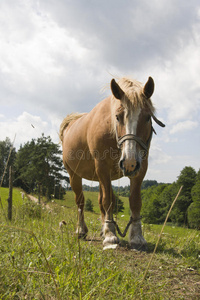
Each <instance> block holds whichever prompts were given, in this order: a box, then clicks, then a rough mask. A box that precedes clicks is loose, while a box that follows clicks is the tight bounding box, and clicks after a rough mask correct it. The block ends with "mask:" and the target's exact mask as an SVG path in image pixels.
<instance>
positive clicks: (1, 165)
mask: <svg viewBox="0 0 200 300" xmlns="http://www.w3.org/2000/svg"><path fill="white" fill-rule="evenodd" d="M11 147H12V143H11V141H10V139H9V138H6V139H5V141H0V182H1V181H2V177H3V173H4V170H5V167H6V163H7V160H8V157H9V153H10V149H11ZM15 156H16V150H15V148H13V149H12V152H11V155H10V158H9V161H8V165H7V169H6V173H5V176H4V179H3V182H2V186H4V187H8V185H9V167H10V166H12V167H13V164H14V160H15Z"/></svg>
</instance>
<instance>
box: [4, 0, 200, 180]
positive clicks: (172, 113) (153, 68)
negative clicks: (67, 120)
mask: <svg viewBox="0 0 200 300" xmlns="http://www.w3.org/2000/svg"><path fill="white" fill-rule="evenodd" d="M199 32H200V4H199V1H198V0H191V1H186V0H177V1H173V0H165V1H158V0H152V1H147V0H144V1H137V0H133V1H126V3H125V2H123V1H119V0H116V1H105V0H102V1H101V3H100V4H99V2H98V1H90V2H88V1H84V0H83V1H66V0H59V1H34V0H29V1H26V0H20V1H15V0H7V1H1V2H0V43H1V47H0V58H1V59H0V102H1V112H0V113H1V115H0V139H4V137H6V136H7V135H8V136H9V137H10V138H11V140H12V139H13V137H14V134H15V132H17V139H16V143H18V144H19V143H23V142H26V141H27V140H30V139H31V138H35V137H37V136H38V135H40V134H41V133H42V132H44V133H45V135H48V134H50V135H51V137H52V138H53V140H55V141H57V140H58V136H57V135H58V130H59V124H60V122H61V121H62V118H64V117H65V115H66V114H68V113H70V112H73V111H80V112H83V111H89V110H91V109H92V108H93V107H94V106H95V105H96V104H97V103H98V102H99V101H100V100H101V99H103V96H102V95H100V93H99V91H100V89H101V88H102V86H104V85H105V84H107V83H109V82H110V80H111V78H112V76H111V75H110V74H109V72H110V73H111V74H114V75H117V76H121V75H123V76H124V75H130V76H132V77H135V78H136V79H138V80H139V81H141V82H146V80H147V78H148V76H152V77H153V78H154V80H155V85H156V89H155V93H154V96H153V97H152V100H153V102H154V103H155V106H156V108H157V116H158V118H160V119H162V120H163V122H164V123H166V128H165V129H163V130H160V129H157V125H155V127H156V131H158V138H157V139H155V144H154V142H153V143H152V148H151V155H150V168H151V170H153V166H154V163H155V166H156V167H158V166H162V164H164V165H165V166H166V168H169V166H168V165H169V164H168V162H169V163H170V164H173V162H174V155H175V154H176V151H177V150H176V149H177V148H178V146H177V145H178V142H180V138H179V134H180V133H181V138H182V141H183V142H184V141H185V140H186V138H185V134H186V132H188V131H189V130H190V131H189V132H190V134H191V135H192V136H193V135H194V136H195V138H194V139H193V140H194V141H196V146H195V145H194V147H196V149H197V148H198V144H197V141H198V136H199V135H198V132H199V125H198V124H199V120H200V118H199V113H200V85H199V82H200V73H199V69H200V57H199V49H200V34H199ZM44 120H45V121H44ZM194 120H195V121H194ZM31 124H33V125H34V127H35V128H33V127H32V126H31ZM37 131H38V132H37ZM175 133H176V135H175ZM171 134H174V135H173V139H172V136H171ZM157 143H158V144H157ZM171 144H173V151H174V155H173V154H172V151H171V150H170V145H171ZM154 145H155V146H154ZM166 146H168V148H167V150H165V152H164V151H163V149H166V148H165V147H166ZM171 148H172V146H171ZM186 150H187V144H186V146H185V147H182V151H183V152H184V151H186ZM169 153H170V154H169ZM176 168H178V165H177V166H176ZM173 172H174V171H173ZM177 173H178V172H177ZM160 174H161V175H162V172H161V173H160Z"/></svg>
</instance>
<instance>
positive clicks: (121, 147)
mask: <svg viewBox="0 0 200 300" xmlns="http://www.w3.org/2000/svg"><path fill="white" fill-rule="evenodd" d="M110 89H111V92H112V93H111V95H110V96H109V97H107V98H106V99H104V100H102V101H101V102H99V103H98V104H97V105H96V106H95V107H94V108H93V109H92V110H91V111H90V112H89V113H72V114H70V115H68V116H67V117H66V118H65V119H64V120H63V122H62V123H61V125H60V134H59V135H60V140H61V143H62V150H63V163H64V166H65V168H66V170H67V172H68V174H69V176H70V185H71V188H72V190H73V191H74V193H75V200H76V204H77V207H78V224H77V230H76V233H77V234H78V236H79V238H81V237H86V235H87V233H88V228H87V225H86V223H85V220H84V195H83V190H82V178H85V179H87V180H92V181H98V182H99V196H98V201H99V207H100V211H101V222H102V237H103V247H104V249H106V248H114V247H116V246H117V245H118V244H119V238H118V236H117V234H116V223H115V221H114V219H113V208H114V206H115V196H114V193H113V190H112V185H111V181H112V180H116V179H119V178H121V177H122V176H127V177H128V178H129V179H130V197H129V206H130V212H131V217H130V221H129V225H130V229H129V243H130V247H131V248H133V249H137V250H146V249H147V242H146V240H145V239H144V237H143V235H142V226H141V216H140V211H141V207H142V200H141V184H142V181H143V179H144V176H145V174H146V171H147V168H148V156H149V148H150V143H151V139H152V135H153V133H154V132H155V130H154V128H153V126H152V119H153V120H154V121H155V122H156V123H157V124H158V125H160V126H162V127H164V126H165V125H164V124H163V123H162V122H161V121H159V120H158V119H157V118H156V116H155V108H154V106H153V103H152V101H151V96H152V95H153V92H154V80H153V79H152V77H149V78H148V80H147V82H146V84H145V85H142V83H140V82H139V81H136V80H133V79H130V78H127V77H123V78H120V79H119V80H118V81H116V80H115V79H112V80H111V83H110Z"/></svg>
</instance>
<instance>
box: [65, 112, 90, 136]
mask: <svg viewBox="0 0 200 300" xmlns="http://www.w3.org/2000/svg"><path fill="white" fill-rule="evenodd" d="M83 115H85V113H71V114H69V115H67V116H66V118H65V119H64V120H63V121H62V123H61V125H60V132H59V138H60V141H61V142H62V141H63V132H64V130H65V129H66V128H67V126H68V125H69V124H70V123H71V122H72V121H75V120H77V119H79V118H81V117H82V116H83Z"/></svg>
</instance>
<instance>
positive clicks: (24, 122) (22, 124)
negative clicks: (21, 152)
mask: <svg viewBox="0 0 200 300" xmlns="http://www.w3.org/2000/svg"><path fill="white" fill-rule="evenodd" d="M48 126H49V125H48V123H47V122H45V121H42V119H41V117H39V116H33V115H31V114H29V113H27V112H23V113H22V115H20V116H18V117H17V118H16V119H15V120H10V119H6V120H5V121H3V122H0V128H1V130H0V140H5V138H6V137H9V138H10V140H11V141H13V139H14V136H15V134H16V139H15V145H14V146H15V147H16V148H18V147H19V145H20V144H24V143H25V142H27V141H30V140H31V139H32V138H37V137H40V136H41V134H42V133H45V134H48V131H49V130H48Z"/></svg>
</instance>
